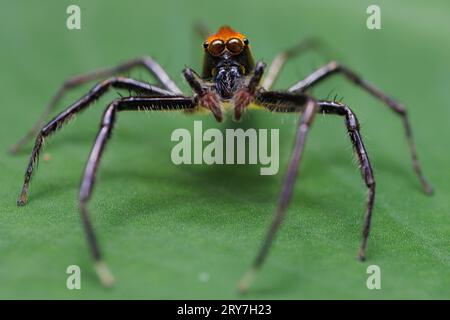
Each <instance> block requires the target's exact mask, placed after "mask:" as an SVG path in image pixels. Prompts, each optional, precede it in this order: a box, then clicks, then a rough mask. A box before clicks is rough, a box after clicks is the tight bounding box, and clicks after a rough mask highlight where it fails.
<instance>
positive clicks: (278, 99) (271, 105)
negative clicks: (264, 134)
mask: <svg viewBox="0 0 450 320" xmlns="http://www.w3.org/2000/svg"><path fill="white" fill-rule="evenodd" d="M255 102H256V103H257V104H259V105H262V106H264V107H266V108H267V109H269V110H271V111H282V110H281V109H278V108H280V106H284V109H285V110H283V111H284V112H286V111H297V112H303V114H302V116H301V118H300V121H299V124H298V128H297V135H296V138H295V144H294V150H293V152H292V156H291V160H290V162H289V165H288V169H287V171H286V174H285V177H284V182H283V187H282V190H281V194H280V197H279V200H278V205H277V209H276V212H275V215H274V217H273V220H272V223H271V225H270V227H269V230H268V232H267V235H266V237H265V239H264V241H263V244H262V247H261V249H260V251H259V253H258V255H257V257H256V259H255V260H254V262H253V265H252V268H251V269H250V270H249V271H248V272H247V273H246V274H245V275H244V276H243V277H242V279H241V280H240V281H239V284H238V289H239V292H241V293H245V292H246V291H247V290H248V288H249V287H250V285H251V282H252V281H253V279H254V277H255V276H256V274H257V272H258V270H259V269H260V268H261V266H262V264H263V262H264V260H265V258H266V256H267V254H268V252H269V249H270V247H271V245H272V242H273V240H274V238H275V235H276V233H277V231H278V229H279V227H280V225H281V223H282V222H283V220H284V217H285V215H286V210H287V207H288V205H289V201H290V199H291V197H292V191H293V188H294V184H295V180H296V177H297V172H298V167H299V163H300V160H301V157H302V154H303V148H304V146H305V142H306V137H307V135H308V131H309V128H310V127H311V125H312V123H313V121H314V117H315V115H316V113H317V109H318V106H317V103H316V101H315V100H314V99H313V98H311V97H308V96H306V95H292V94H283V93H278V92H271V91H268V92H261V93H259V94H257V96H256V98H255ZM289 108H291V109H292V110H290V109H289Z"/></svg>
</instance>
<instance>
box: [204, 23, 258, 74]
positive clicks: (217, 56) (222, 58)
mask: <svg viewBox="0 0 450 320" xmlns="http://www.w3.org/2000/svg"><path fill="white" fill-rule="evenodd" d="M203 48H204V61H203V78H205V79H212V78H216V77H217V75H218V74H219V73H220V72H224V70H228V71H230V70H231V69H235V72H236V73H237V74H236V76H239V75H240V76H244V75H246V74H248V73H250V72H251V71H252V70H253V68H254V62H253V57H252V54H251V52H250V46H249V41H248V39H247V37H245V36H244V35H243V34H241V33H239V32H237V31H234V30H233V29H231V28H230V27H229V26H223V27H221V28H220V29H219V31H217V33H215V34H213V35H211V36H209V37H208V38H207V39H206V40H205V42H204V43H203Z"/></svg>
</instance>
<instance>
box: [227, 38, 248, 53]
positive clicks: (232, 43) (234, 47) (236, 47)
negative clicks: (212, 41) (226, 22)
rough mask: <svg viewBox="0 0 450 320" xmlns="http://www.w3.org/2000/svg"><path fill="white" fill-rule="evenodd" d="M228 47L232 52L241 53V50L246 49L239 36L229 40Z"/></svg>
mask: <svg viewBox="0 0 450 320" xmlns="http://www.w3.org/2000/svg"><path fill="white" fill-rule="evenodd" d="M227 49H228V51H230V52H231V53H232V54H238V53H241V51H242V50H243V49H244V43H243V42H242V41H241V40H240V39H238V38H231V39H230V40H228V41H227Z"/></svg>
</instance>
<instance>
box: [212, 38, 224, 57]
mask: <svg viewBox="0 0 450 320" xmlns="http://www.w3.org/2000/svg"><path fill="white" fill-rule="evenodd" d="M223 50H225V43H223V41H222V40H214V41H213V42H211V43H210V44H209V46H208V51H209V53H211V54H212V55H213V56H220V55H221V53H222V52H223Z"/></svg>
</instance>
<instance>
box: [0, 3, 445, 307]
mask: <svg viewBox="0 0 450 320" xmlns="http://www.w3.org/2000/svg"><path fill="white" fill-rule="evenodd" d="M373 3H376V4H378V5H379V6H380V7H381V13H382V30H374V31H371V30H368V29H367V28H366V19H367V16H368V15H367V14H366V8H367V7H368V6H369V5H370V4H373ZM70 4H78V5H79V6H80V7H81V14H82V17H81V19H82V29H81V30H77V31H69V30H67V29H66V18H67V14H66V8H67V6H68V5H70ZM199 20H201V21H204V22H205V23H206V24H207V25H208V26H210V28H211V29H214V31H215V29H216V28H218V27H219V26H220V25H222V24H229V25H231V26H233V27H234V28H235V29H237V30H239V31H241V32H242V33H244V34H246V35H247V36H248V37H249V38H250V40H251V42H252V47H253V51H254V54H255V58H256V59H262V60H264V61H265V62H270V60H271V59H272V58H273V57H274V56H275V54H276V53H277V52H278V51H280V50H282V49H286V48H288V47H289V46H291V45H293V44H295V43H297V42H298V41H299V40H300V39H302V38H305V37H307V36H316V37H318V38H320V39H322V40H323V41H324V42H325V43H327V44H328V45H329V46H330V47H331V48H333V50H332V52H331V51H330V53H329V57H320V56H319V55H317V54H314V53H308V54H306V55H304V56H302V57H301V58H299V59H297V60H295V61H293V62H291V63H290V64H289V65H288V66H287V67H286V69H285V70H284V73H283V75H282V76H281V77H280V79H279V81H278V83H277V85H276V87H277V88H286V87H288V86H289V85H291V84H293V83H294V82H295V81H296V80H299V79H301V78H302V77H304V76H305V75H307V74H308V73H309V72H311V71H312V70H314V69H315V68H317V67H319V66H320V65H322V64H323V63H326V62H327V61H328V59H329V58H334V59H338V60H339V61H342V62H343V63H345V64H346V65H348V66H350V67H351V68H353V69H354V70H356V71H358V72H359V73H360V74H362V75H364V77H365V78H366V79H368V80H369V81H371V82H372V83H374V84H376V85H377V86H379V87H380V88H382V89H383V90H384V91H386V92H387V93H388V94H390V95H392V96H393V97H396V98H397V99H399V100H400V101H402V102H403V103H405V105H406V106H407V108H408V110H409V112H410V116H411V121H412V126H413V130H414V134H415V138H416V141H417V146H418V152H419V157H420V159H421V161H422V163H423V166H424V169H425V174H426V175H427V177H428V178H429V180H430V182H431V183H432V185H433V186H434V188H435V190H436V193H435V195H434V196H433V197H427V196H425V195H424V194H423V193H422V192H421V189H420V185H419V183H418V180H417V178H416V177H415V175H414V174H413V171H412V169H411V163H410V159H409V153H408V152H409V151H408V149H407V146H406V142H405V139H404V136H403V128H402V127H401V122H400V120H399V119H398V118H397V117H396V116H395V115H394V114H393V113H392V112H390V111H389V110H388V109H387V108H386V107H385V106H384V105H382V104H381V103H379V102H378V101H375V100H374V99H372V98H371V97H370V96H368V95H367V94H366V93H364V92H362V91H360V90H359V89H356V88H354V87H353V86H352V85H351V84H349V83H348V82H346V81H345V80H344V79H343V78H341V77H336V78H333V79H332V80H331V81H329V82H327V83H324V84H323V85H321V86H320V87H318V88H317V89H315V90H314V94H315V95H316V96H317V97H320V98H326V97H327V96H331V97H334V95H335V94H336V95H338V97H339V98H343V101H344V102H345V103H347V104H349V105H350V106H351V107H352V108H353V109H354V110H355V111H356V113H357V114H358V115H359V118H360V121H361V124H362V130H363V135H364V137H365V142H366V146H367V149H368V152H369V155H370V156H371V160H372V165H373V167H374V171H375V175H376V180H377V192H378V193H377V198H376V205H375V211H374V218H373V229H372V231H373V232H372V234H371V238H370V240H369V244H368V252H367V253H368V261H367V262H366V263H359V262H357V261H356V253H357V248H358V245H359V240H360V229H361V225H362V218H363V214H364V210H365V199H366V190H365V187H364V184H363V182H362V180H361V178H360V174H359V172H358V169H357V166H356V164H355V160H354V156H353V154H352V149H351V146H350V143H349V141H348V137H347V136H346V131H345V127H344V125H343V120H342V119H341V118H337V117H332V116H330V117H323V116H319V117H318V118H317V121H316V122H315V124H314V127H313V130H312V131H311V134H310V139H309V140H308V142H307V146H306V153H305V157H304V159H303V160H304V162H303V163H302V166H301V173H300V179H299V183H297V185H296V188H295V198H294V200H293V202H292V205H291V207H290V210H289V214H288V217H287V219H286V222H285V224H284V225H283V227H282V229H281V232H280V233H279V236H278V238H277V240H276V243H275V245H274V247H273V250H272V251H271V253H270V256H269V259H268V260H267V263H266V265H265V266H264V268H263V269H262V272H261V273H260V275H259V277H258V278H257V279H256V282H255V284H254V286H253V288H252V289H251V291H250V292H249V294H248V295H247V296H245V297H248V298H256V299H259V298H274V299H283V298H287V299H311V298H342V299H347V298H362V299H366V298H376V299H386V298H447V299H448V298H450V253H449V244H450V243H449V235H450V210H449V209H450V204H449V195H450V183H449V181H450V180H449V179H450V177H449V165H450V151H449V138H450V126H449V125H450V108H449V105H448V92H449V84H450V67H449V57H450V4H449V3H448V1H447V0H442V1H437V0H436V1H433V2H432V3H431V2H425V1H418V0H417V1H406V0H403V1H375V2H374V1H365V0H364V1H361V0H354V1H333V0H330V1H299V0H287V1H285V0H278V1H261V0H259V1H235V0H232V1H221V2H219V1H173V0H165V1H99V0H98V1H60V0H58V1H56V0H54V1H43V2H40V3H38V2H31V1H23V0H21V1H6V0H2V1H1V10H0V42H1V50H0V65H1V68H0V88H1V89H0V91H1V92H2V94H1V100H2V102H1V105H2V107H1V114H0V137H1V138H0V150H1V152H0V168H1V169H0V170H1V180H0V181H1V184H0V298H100V299H108V298H152V299H164V298H181V299H186V298H191V299H194V298H207V299H213V298H239V296H238V295H237V294H236V290H235V285H236V282H237V281H238V279H239V278H240V276H241V275H242V273H243V272H244V271H245V270H246V269H247V268H248V267H249V265H250V263H251V262H252V260H253V258H254V257H255V254H256V251H257V250H258V249H259V246H260V242H261V240H262V237H263V235H264V234H265V232H266V228H267V226H268V224H269V222H270V219H271V217H272V213H273V211H274V208H275V204H276V199H277V196H278V191H279V188H280V185H281V179H282V174H283V172H284V168H285V164H286V161H287V159H288V156H289V154H290V148H291V146H292V141H293V135H294V132H295V124H296V122H297V119H298V117H297V116H294V115H274V114H270V113H263V112H253V113H247V114H246V117H245V121H244V122H242V123H240V124H239V126H244V127H245V126H254V125H259V126H261V127H262V128H279V129H280V134H281V149H280V153H281V155H280V156H281V159H280V163H281V170H280V173H279V174H278V175H276V176H272V177H271V176H260V175H259V169H258V167H257V166H212V167H208V166H175V165H173V164H172V162H171V161H170V151H171V148H172V146H173V143H172V142H171V141H170V134H171V132H172V131H173V130H174V129H176V128H180V127H183V128H192V125H193V120H194V119H202V120H203V121H204V123H203V125H204V127H205V128H206V127H221V128H224V127H225V126H227V125H230V123H225V124H221V125H218V124H216V123H215V122H214V121H213V119H212V116H206V117H204V116H203V117H202V116H185V115H183V114H179V113H164V114H156V113H155V114H149V113H145V114H139V113H130V114H126V113H124V114H120V118H119V120H118V125H117V126H116V130H115V133H114V138H113V139H112V141H111V143H110V144H109V146H108V150H107V152H106V154H105V156H104V158H103V161H102V164H101V170H100V174H99V179H98V184H97V188H96V190H95V194H94V198H93V201H92V202H91V205H90V208H91V212H92V216H93V221H94V225H95V229H96V231H97V233H98V235H99V240H100V242H101V245H102V248H103V250H104V254H105V259H106V261H107V263H108V264H109V265H110V267H111V269H112V271H113V272H114V274H115V276H116V278H117V283H116V286H115V287H114V288H113V289H111V290H106V289H104V288H102V287H101V286H100V285H99V283H98V281H97V279H96V276H95V274H94V271H93V268H92V264H91V260H90V256H89V254H88V250H87V246H86V244H85V240H84V234H83V231H82V228H81V224H80V219H79V215H78V207H77V194H78V186H79V181H80V177H81V173H82V171H83V169H84V165H85V161H86V158H87V156H88V153H89V151H90V148H91V145H92V143H93V139H94V136H95V134H96V132H97V128H98V123H99V120H100V116H101V113H102V111H103V109H104V107H105V106H106V105H107V103H108V101H110V100H112V99H114V98H116V97H117V96H118V94H117V93H116V92H112V93H110V94H108V95H107V96H106V97H104V98H103V99H101V100H100V101H99V102H97V103H96V104H95V105H94V106H93V107H92V108H91V109H89V110H88V111H86V112H85V113H83V114H82V115H80V116H78V117H77V119H76V121H73V122H72V123H70V124H69V125H68V126H67V127H65V128H64V129H63V130H62V131H60V132H58V133H57V134H56V135H54V136H53V138H51V139H49V140H47V144H46V148H45V151H44V152H43V153H47V154H48V158H49V160H48V161H44V160H43V159H41V161H40V166H39V170H38V171H37V172H36V173H37V174H36V175H35V179H34V181H33V183H32V185H31V189H30V201H29V204H28V205H27V206H26V207H23V208H18V207H16V205H15V203H16V197H17V195H18V193H19V191H20V187H21V183H22V177H23V173H24V171H25V166H26V163H27V161H28V156H29V152H30V151H31V144H30V145H29V146H28V147H27V149H26V150H25V151H24V152H22V153H21V154H20V155H18V156H15V157H13V156H11V155H9V154H8V152H7V150H8V148H9V146H10V145H11V144H12V143H13V142H15V141H16V140H18V139H19V138H20V137H21V136H22V135H23V134H24V133H25V132H26V130H27V129H28V128H29V127H31V125H32V124H33V122H34V120H35V119H36V118H37V117H38V116H39V115H40V113H41V112H42V110H43V109H44V107H45V105H46V104H47V103H48V101H49V100H50V99H51V97H52V95H53V94H54V93H55V92H56V90H57V88H58V87H59V85H60V84H61V83H62V82H63V81H64V80H65V79H67V78H68V77H69V76H71V75H75V74H79V73H81V72H85V71H88V70H92V69H94V68H98V67H106V66H113V65H115V64H117V63H119V62H121V61H124V60H126V59H129V58H133V57H138V56H142V55H146V54H148V55H151V56H152V57H154V58H155V59H156V60H157V61H159V62H160V63H161V65H163V66H164V67H165V68H166V69H167V71H168V72H169V73H170V74H171V75H172V76H173V78H174V79H175V80H176V81H177V82H178V83H179V84H180V86H181V87H182V88H183V89H187V86H186V84H184V83H183V81H182V78H181V75H180V72H181V70H182V68H183V67H184V66H185V65H189V66H192V67H194V68H196V69H197V70H200V58H201V43H202V39H199V38H198V37H197V36H196V35H195V33H194V32H193V28H192V26H193V24H194V22H195V21H199ZM129 75H130V76H133V77H135V78H138V79H142V80H148V81H152V80H151V78H150V77H149V76H148V75H147V73H146V72H145V71H143V70H135V71H133V72H131V73H130V74H129ZM91 85H92V84H89V85H87V86H84V87H83V88H80V89H79V90H78V89H77V90H75V91H73V92H71V93H70V94H68V95H67V97H66V98H65V99H64V100H63V101H62V103H61V105H60V107H59V109H60V110H62V108H64V107H65V106H67V105H69V104H70V103H71V102H72V101H74V100H75V99H76V98H77V97H79V96H80V95H82V94H83V93H85V92H86V91H87V90H88V89H89V87H90V86H91ZM125 94H126V93H125ZM72 264H76V265H79V266H80V267H81V270H82V284H81V285H82V289H81V290H72V291H70V290H67V289H66V286H65V284H66V277H67V275H66V273H65V270H66V268H67V266H69V265H72ZM370 264H377V265H379V266H380V267H381V272H382V289H381V290H368V289H367V288H366V279H367V277H368V275H367V274H366V268H367V266H368V265H370Z"/></svg>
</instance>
